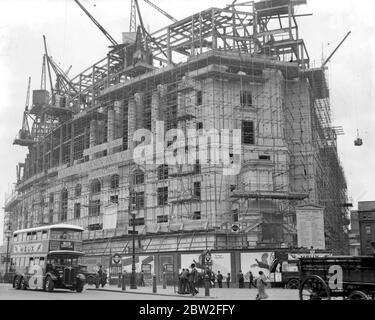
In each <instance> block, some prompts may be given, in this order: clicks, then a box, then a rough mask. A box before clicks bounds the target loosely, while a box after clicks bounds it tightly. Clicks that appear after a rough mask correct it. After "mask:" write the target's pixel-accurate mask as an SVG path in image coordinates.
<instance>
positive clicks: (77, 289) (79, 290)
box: [76, 280, 85, 293]
mask: <svg viewBox="0 0 375 320" xmlns="http://www.w3.org/2000/svg"><path fill="white" fill-rule="evenodd" d="M84 285H85V284H84V282H83V281H81V280H78V281H77V286H76V291H77V292H78V293H81V292H82V291H83V287H84Z"/></svg>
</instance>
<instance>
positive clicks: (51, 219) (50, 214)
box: [48, 209, 53, 223]
mask: <svg viewBox="0 0 375 320" xmlns="http://www.w3.org/2000/svg"><path fill="white" fill-rule="evenodd" d="M48 218H49V219H48V221H49V223H53V209H50V210H49V215H48Z"/></svg>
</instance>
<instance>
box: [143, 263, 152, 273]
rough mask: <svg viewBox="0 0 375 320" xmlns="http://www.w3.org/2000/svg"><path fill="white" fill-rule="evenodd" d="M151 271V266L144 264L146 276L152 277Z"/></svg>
mask: <svg viewBox="0 0 375 320" xmlns="http://www.w3.org/2000/svg"><path fill="white" fill-rule="evenodd" d="M151 269H152V268H151V264H142V271H143V273H144V274H147V275H150V274H151Z"/></svg>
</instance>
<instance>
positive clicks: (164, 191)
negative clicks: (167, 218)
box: [158, 187, 168, 206]
mask: <svg viewBox="0 0 375 320" xmlns="http://www.w3.org/2000/svg"><path fill="white" fill-rule="evenodd" d="M167 204H168V187H163V188H158V206H165V205H167Z"/></svg>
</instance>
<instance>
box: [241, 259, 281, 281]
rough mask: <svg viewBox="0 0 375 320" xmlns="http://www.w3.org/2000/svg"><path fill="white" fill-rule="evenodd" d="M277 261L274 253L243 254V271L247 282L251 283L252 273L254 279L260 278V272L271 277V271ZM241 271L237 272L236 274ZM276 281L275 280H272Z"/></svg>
mask: <svg viewBox="0 0 375 320" xmlns="http://www.w3.org/2000/svg"><path fill="white" fill-rule="evenodd" d="M274 260H275V253H274V252H243V253H241V271H242V273H243V274H244V276H245V280H246V281H249V275H250V271H251V273H252V274H253V276H254V279H255V278H257V277H259V271H263V272H264V275H265V276H266V277H267V278H269V277H270V269H271V265H272V263H273V261H274ZM239 271H240V270H236V274H238V273H239ZM271 280H274V279H271Z"/></svg>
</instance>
